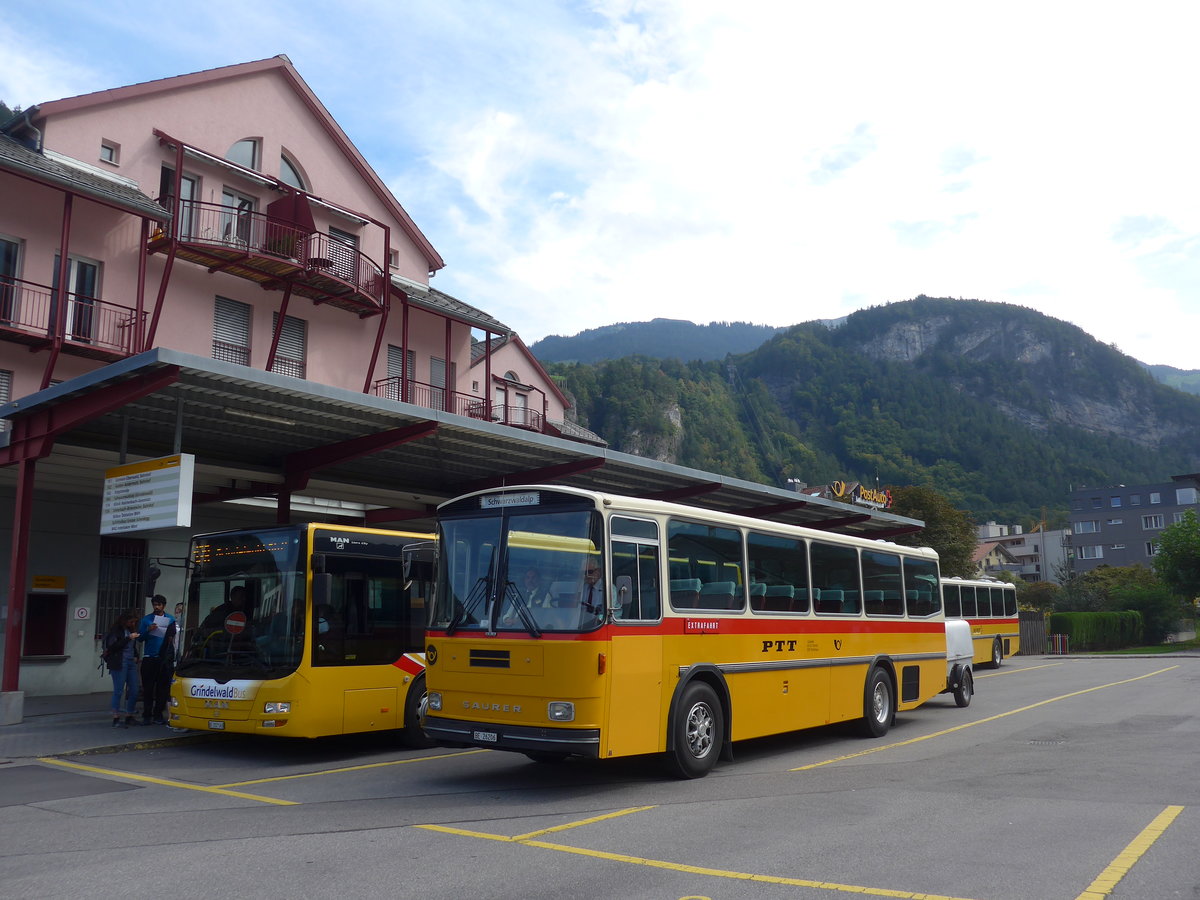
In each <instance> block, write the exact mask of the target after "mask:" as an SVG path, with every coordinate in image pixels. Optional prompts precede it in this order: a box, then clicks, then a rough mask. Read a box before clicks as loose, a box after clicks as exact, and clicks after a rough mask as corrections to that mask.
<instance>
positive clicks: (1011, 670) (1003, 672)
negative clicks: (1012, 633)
mask: <svg viewBox="0 0 1200 900" xmlns="http://www.w3.org/2000/svg"><path fill="white" fill-rule="evenodd" d="M1061 665H1063V664H1062V663H1060V662H1052V663H1042V664H1041V665H1039V666H1021V667H1020V668H1016V667H1013V666H1009V667H1008V668H1007V669H1001V670H1000V671H998V672H988V673H987V674H986V675H980V674H978V673H977V672H975V671H974V670H972V674H973V675H974V676H975V680H976V681H978V680H979V679H980V678H996V677H997V676H1000V675H1020V674H1021V673H1022V672H1032V671H1034V670H1035V669H1052V668H1054V666H1061Z"/></svg>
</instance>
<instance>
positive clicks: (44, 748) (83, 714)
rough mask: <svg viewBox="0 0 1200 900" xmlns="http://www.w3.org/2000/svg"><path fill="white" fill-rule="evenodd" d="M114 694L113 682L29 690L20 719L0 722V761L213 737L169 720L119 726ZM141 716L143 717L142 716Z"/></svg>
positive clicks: (77, 753) (112, 749)
mask: <svg viewBox="0 0 1200 900" xmlns="http://www.w3.org/2000/svg"><path fill="white" fill-rule="evenodd" d="M111 697H112V690H111V688H110V689H109V690H107V691H100V692H97V693H94V694H73V695H69V696H63V697H30V696H29V695H28V694H26V695H25V707H24V717H23V719H22V721H21V723H20V724H18V725H4V726H0V765H5V764H8V763H12V762H13V761H14V760H21V759H29V758H36V757H39V756H72V755H80V754H86V753H115V752H117V751H120V750H125V749H130V748H146V747H155V746H170V745H172V744H177V743H181V742H188V741H195V740H204V739H206V738H209V737H211V736H210V735H207V734H206V733H205V732H200V731H186V730H176V729H173V728H169V727H167V726H166V725H131V726H129V727H128V728H125V727H118V728H114V727H113V725H112V715H111V714H110V713H109V709H108V702H109V699H110V698H111ZM136 720H137V721H138V722H140V721H141V717H140V716H138V717H136Z"/></svg>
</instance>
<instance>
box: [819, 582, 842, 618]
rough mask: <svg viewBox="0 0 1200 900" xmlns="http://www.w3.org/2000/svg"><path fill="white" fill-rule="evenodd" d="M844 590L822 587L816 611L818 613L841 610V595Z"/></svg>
mask: <svg viewBox="0 0 1200 900" xmlns="http://www.w3.org/2000/svg"><path fill="white" fill-rule="evenodd" d="M845 593H846V592H845V591H841V590H838V589H837V588H822V589H821V593H820V598H821V599H820V600H819V601H818V603H817V612H820V613H835V612H841V611H842V596H843V595H844V594H845Z"/></svg>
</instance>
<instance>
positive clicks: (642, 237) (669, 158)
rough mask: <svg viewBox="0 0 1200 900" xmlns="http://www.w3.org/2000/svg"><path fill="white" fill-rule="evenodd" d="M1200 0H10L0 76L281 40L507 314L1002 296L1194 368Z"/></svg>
mask: <svg viewBox="0 0 1200 900" xmlns="http://www.w3.org/2000/svg"><path fill="white" fill-rule="evenodd" d="M1198 26H1200V4H1196V3H1194V2H1180V0H1172V2H1160V0H1143V2H1140V3H1137V4H1128V3H1116V2H1105V0H1101V2H1095V0H1093V2H1089V3H1082V2H1074V0H1058V2H1051V3H1047V2H1045V0H1039V2H1027V0H1012V2H1008V3H1004V4H984V3H978V2H968V0H955V2H940V0H938V2H917V3H896V2H894V0H892V2H887V3H882V2H875V0H864V2H860V3H854V4H848V3H829V2H812V0H792V2H783V0H778V2H767V0H733V2H731V0H645V2H641V0H595V2H567V0H558V2H555V0H506V2H500V3H497V2H487V0H341V2H338V3H331V2H328V0H326V2H319V3H318V2H312V0H290V2H288V3H286V4H284V3H277V2H274V0H261V2H257V3H252V4H251V3H245V2H244V0H238V2H228V0H209V2H205V3H194V2H191V0H175V2H172V3H170V4H166V5H161V4H160V5H154V6H147V5H146V4H144V3H132V2H127V0H107V2H105V3H95V2H94V0H81V2H75V0H7V2H6V3H5V4H4V15H3V20H2V21H0V47H3V48H4V49H3V50H0V99H3V100H4V101H5V102H6V103H8V104H9V105H10V106H16V105H20V106H23V107H27V106H30V105H33V104H35V103H38V102H44V101H48V100H54V99H58V98H60V97H67V96H72V95H75V94H80V93H89V92H91V91H95V90H102V89H106V88H111V87H118V86H122V85H126V84H133V83H137V82H140V81H147V80H151V79H156V78H164V77H169V76H172V75H179V74H184V73H187V72H194V71H199V70H202V69H208V68H213V67H217V66H224V65H230V64H234V63H239V62H247V61H250V60H256V59H263V58H266V57H270V56H274V55H276V54H280V53H283V54H286V55H287V56H288V57H289V58H290V59H291V61H292V63H293V64H294V65H295V66H296V68H297V70H298V71H299V72H300V74H301V76H302V77H303V78H304V79H305V80H306V81H307V82H308V84H309V86H310V87H311V88H312V89H313V90H314V91H315V92H316V94H317V96H318V97H320V98H321V100H322V101H323V102H324V103H325V105H326V107H327V108H328V109H329V110H330V112H331V113H332V115H333V116H334V118H335V119H337V121H338V122H339V124H340V125H341V126H342V128H343V130H345V131H346V133H347V134H348V135H349V136H350V138H351V139H352V140H353V141H354V143H355V144H356V146H357V147H358V148H359V150H360V151H361V152H362V153H363V155H364V156H365V157H366V158H367V160H368V161H369V162H370V163H371V165H372V166H373V167H374V168H375V170H376V171H377V172H378V173H379V174H380V176H381V177H382V178H383V179H384V181H385V182H386V183H387V184H388V185H389V187H390V188H391V189H392V191H393V193H394V194H395V195H396V197H397V198H398V199H399V201H400V203H401V204H402V205H403V206H404V207H405V209H407V210H408V212H409V214H410V215H411V216H412V217H413V219H414V220H415V221H416V223H417V225H418V227H420V229H421V230H422V232H424V234H425V235H426V236H427V237H428V238H429V240H430V241H431V243H432V244H433V245H434V247H436V248H437V250H438V252H439V253H440V254H441V255H442V257H443V259H444V260H445V261H446V268H444V269H442V270H441V271H439V272H438V274H437V276H436V277H435V279H434V280H433V284H434V286H435V287H438V288H439V289H441V290H443V291H445V292H447V293H449V294H451V295H453V296H455V297H457V298H459V299H461V300H463V301H465V302H467V303H470V304H472V305H474V306H477V307H479V308H480V309H483V310H485V311H486V312H488V313H490V314H491V315H493V316H495V317H496V318H497V319H499V320H500V321H501V322H503V323H504V324H506V325H508V326H509V327H511V328H513V329H515V330H516V331H517V332H518V333H519V334H520V335H521V336H522V338H523V339H524V340H525V342H526V343H533V342H534V341H536V340H538V339H540V338H542V337H544V336H546V335H548V334H562V335H570V334H575V333H577V332H579V331H582V330H584V329H587V328H595V327H598V326H601V325H608V324H612V323H614V322H637V321H647V320H649V319H652V318H657V317H664V318H674V319H686V320H689V321H693V322H697V323H701V324H704V323H708V322H712V321H737V322H753V323H757V324H768V325H777V326H786V325H793V324H796V323H799V322H806V321H810V320H813V319H833V318H839V317H841V316H844V315H847V314H848V313H850V312H853V311H854V310H856V309H862V308H865V307H869V306H877V305H881V304H884V303H890V302H893V301H898V300H907V299H910V298H912V297H915V296H918V295H920V294H926V295H928V296H933V297H960V298H971V299H979V300H990V301H999V302H1006V303H1015V304H1018V305H1021V306H1025V307H1030V308H1032V309H1036V310H1038V311H1040V312H1043V313H1045V314H1047V315H1050V316H1053V317H1055V318H1058V319H1063V320H1066V321H1069V322H1073V323H1074V324H1076V325H1078V326H1079V327H1081V328H1082V329H1083V330H1084V331H1086V332H1088V333H1089V334H1091V335H1092V336H1094V337H1095V338H1097V339H1098V340H1101V341H1103V342H1105V343H1108V344H1113V345H1115V346H1116V347H1117V348H1118V349H1120V350H1121V351H1123V352H1125V353H1128V354H1129V355H1131V356H1133V357H1135V358H1137V359H1139V360H1141V361H1142V362H1145V363H1150V364H1165V365H1172V366H1176V367H1178V368H1182V369H1197V368H1200V353H1198V352H1197V351H1196V349H1195V348H1196V345H1197V335H1200V190H1198V188H1200V121H1198V119H1200V117H1198V115H1197V107H1198V104H1197V100H1196V91H1197V85H1200V53H1197V52H1196V50H1195V35H1196V34H1197V33H1200V27H1198Z"/></svg>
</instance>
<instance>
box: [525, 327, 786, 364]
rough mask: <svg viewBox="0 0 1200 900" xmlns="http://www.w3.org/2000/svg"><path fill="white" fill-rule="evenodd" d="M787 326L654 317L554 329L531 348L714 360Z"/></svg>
mask: <svg viewBox="0 0 1200 900" xmlns="http://www.w3.org/2000/svg"><path fill="white" fill-rule="evenodd" d="M782 330H783V329H780V328H774V327H772V326H770V325H751V324H749V323H747V322H711V323H709V324H708V325H697V324H695V323H694V322H685V321H682V320H680V319H654V320H652V321H650V322H621V323H618V324H616V325H605V326H604V327H603V328H591V329H589V330H587V331H581V332H580V333H579V334H576V335H573V336H571V337H561V336H559V335H557V334H552V335H550V336H549V337H545V338H542V339H541V340H540V341H537V342H536V343H534V344H533V345H532V346H531V347H530V348H529V349H530V351H531V352H532V353H533V355H534V356H536V357H537V358H538V359H540V360H541V361H542V362H588V363H592V362H600V361H601V360H605V359H619V358H621V357H623V356H652V357H655V358H656V359H683V360H690V359H701V360H713V359H724V358H725V357H726V356H727V355H728V354H730V353H745V352H746V351H747V350H753V349H754V348H755V347H757V346H759V345H760V344H762V342H763V341H765V340H767V339H768V338H770V337H771V336H772V335H773V334H776V333H777V332H779V331H782Z"/></svg>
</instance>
